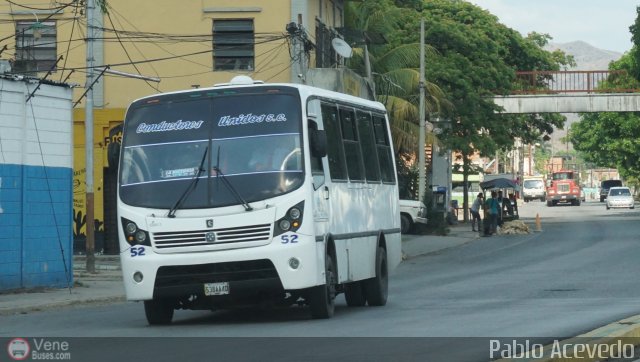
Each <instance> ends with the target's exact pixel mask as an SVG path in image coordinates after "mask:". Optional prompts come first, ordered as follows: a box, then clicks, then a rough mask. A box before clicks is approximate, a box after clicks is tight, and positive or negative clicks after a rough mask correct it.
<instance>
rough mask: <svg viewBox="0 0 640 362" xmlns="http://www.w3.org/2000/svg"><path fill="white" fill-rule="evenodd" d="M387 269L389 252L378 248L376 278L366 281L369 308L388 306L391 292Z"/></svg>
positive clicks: (365, 289)
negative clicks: (388, 296)
mask: <svg viewBox="0 0 640 362" xmlns="http://www.w3.org/2000/svg"><path fill="white" fill-rule="evenodd" d="M388 272H389V271H388V268H387V251H386V250H384V248H381V247H378V251H377V252H376V276H375V277H373V278H370V279H366V280H364V294H365V296H366V297H367V303H369V306H372V307H378V306H383V305H385V304H387V295H388V291H389V273H388Z"/></svg>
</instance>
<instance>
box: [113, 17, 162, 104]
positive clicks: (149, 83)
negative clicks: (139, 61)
mask: <svg viewBox="0 0 640 362" xmlns="http://www.w3.org/2000/svg"><path fill="white" fill-rule="evenodd" d="M107 18H108V19H109V23H111V26H113V27H114V28H115V25H114V24H113V20H111V14H109V12H107ZM116 36H117V37H118V43H120V46H121V47H122V50H124V53H125V54H126V56H127V59H129V62H131V64H132V65H133V68H135V70H136V71H137V72H138V74H139V75H141V76H142V72H140V69H138V66H137V65H136V64H134V63H133V59H131V56H130V55H129V52H128V51H127V48H126V47H125V46H124V44H122V41H120V37H119V35H118V32H116ZM144 82H145V83H147V85H148V86H149V87H151V88H152V89H153V90H155V91H156V92H159V93H160V92H161V90H160V89H159V88H158V87H155V86H153V85H152V84H151V82H149V81H148V80H146V79H145V81H144Z"/></svg>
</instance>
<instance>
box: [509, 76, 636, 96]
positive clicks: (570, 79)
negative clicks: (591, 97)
mask: <svg viewBox="0 0 640 362" xmlns="http://www.w3.org/2000/svg"><path fill="white" fill-rule="evenodd" d="M626 74H627V73H626V71H624V70H568V71H518V72H516V87H515V89H514V91H513V93H514V94H558V93H630V92H640V89H632V88H621V87H617V86H616V85H615V79H616V78H618V77H625V76H626ZM606 81H609V82H606Z"/></svg>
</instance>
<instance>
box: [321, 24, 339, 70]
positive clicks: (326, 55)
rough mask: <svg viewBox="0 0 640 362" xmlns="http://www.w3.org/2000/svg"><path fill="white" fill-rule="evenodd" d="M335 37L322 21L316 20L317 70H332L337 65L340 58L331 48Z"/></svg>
mask: <svg viewBox="0 0 640 362" xmlns="http://www.w3.org/2000/svg"><path fill="white" fill-rule="evenodd" d="M333 38H335V35H334V34H333V33H332V32H331V30H329V28H327V26H326V25H324V24H323V23H322V22H321V21H320V20H318V19H316V68H331V67H333V66H335V65H336V63H337V61H338V57H337V54H336V51H335V50H334V49H333V47H332V46H331V40H333Z"/></svg>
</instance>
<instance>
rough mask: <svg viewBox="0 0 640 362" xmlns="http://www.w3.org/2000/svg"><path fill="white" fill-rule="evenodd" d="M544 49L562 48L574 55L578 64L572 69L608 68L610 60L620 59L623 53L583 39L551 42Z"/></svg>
mask: <svg viewBox="0 0 640 362" xmlns="http://www.w3.org/2000/svg"><path fill="white" fill-rule="evenodd" d="M544 49H545V50H548V51H554V50H556V49H560V50H562V51H563V52H565V53H567V54H569V55H573V57H574V58H575V60H576V63H577V64H578V65H577V66H576V67H575V68H572V69H571V70H607V69H609V62H611V61H614V60H618V59H620V57H621V56H622V54H621V53H618V52H614V51H611V50H604V49H599V48H596V47H594V46H593V45H591V44H588V43H586V42H583V41H573V42H570V43H549V44H548V45H547V46H545V47H544Z"/></svg>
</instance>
